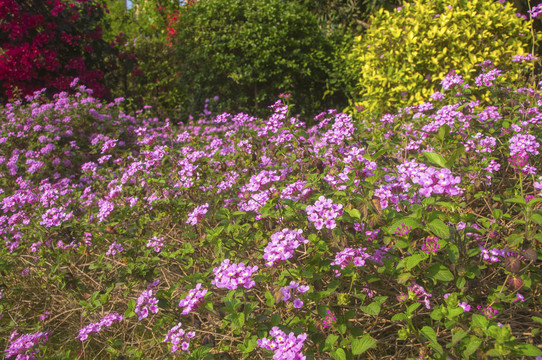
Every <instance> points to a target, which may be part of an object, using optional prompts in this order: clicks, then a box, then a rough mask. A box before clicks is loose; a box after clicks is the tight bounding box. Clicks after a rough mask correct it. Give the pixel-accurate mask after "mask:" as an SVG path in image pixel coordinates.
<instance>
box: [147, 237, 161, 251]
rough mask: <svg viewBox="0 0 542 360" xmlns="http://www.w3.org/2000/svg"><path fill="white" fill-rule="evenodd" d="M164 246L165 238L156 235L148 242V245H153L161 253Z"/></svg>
mask: <svg viewBox="0 0 542 360" xmlns="http://www.w3.org/2000/svg"><path fill="white" fill-rule="evenodd" d="M163 246H164V238H162V237H161V238H157V237H156V236H153V237H152V238H151V239H150V240H149V242H148V243H147V247H153V248H154V251H155V252H157V253H159V252H160V251H162V247H163Z"/></svg>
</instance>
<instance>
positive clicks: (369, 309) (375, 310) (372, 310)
mask: <svg viewBox="0 0 542 360" xmlns="http://www.w3.org/2000/svg"><path fill="white" fill-rule="evenodd" d="M360 309H361V310H362V311H363V312H365V313H367V314H369V315H373V316H376V315H378V314H380V304H378V303H377V302H372V303H370V304H369V305H368V306H363V305H362V306H360Z"/></svg>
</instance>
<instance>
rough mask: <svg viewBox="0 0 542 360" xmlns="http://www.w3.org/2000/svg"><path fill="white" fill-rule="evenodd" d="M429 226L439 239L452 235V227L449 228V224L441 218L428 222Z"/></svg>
mask: <svg viewBox="0 0 542 360" xmlns="http://www.w3.org/2000/svg"><path fill="white" fill-rule="evenodd" d="M427 227H428V228H429V230H431V232H432V233H433V234H434V235H435V236H436V237H438V238H439V239H448V238H449V237H450V229H448V226H446V224H445V223H444V221H442V220H440V219H434V220H433V221H431V222H430V223H429V224H427Z"/></svg>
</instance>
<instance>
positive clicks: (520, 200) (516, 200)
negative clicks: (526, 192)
mask: <svg viewBox="0 0 542 360" xmlns="http://www.w3.org/2000/svg"><path fill="white" fill-rule="evenodd" d="M504 202H505V203H515V204H520V205H526V204H527V203H526V202H525V199H524V198H523V196H520V195H517V196H514V197H513V198H511V199H506V200H504Z"/></svg>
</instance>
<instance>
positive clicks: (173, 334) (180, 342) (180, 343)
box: [162, 323, 196, 354]
mask: <svg viewBox="0 0 542 360" xmlns="http://www.w3.org/2000/svg"><path fill="white" fill-rule="evenodd" d="M195 335H196V333H194V332H193V331H192V332H186V331H184V330H183V329H182V328H181V323H178V324H177V325H175V326H174V327H173V328H171V330H169V331H168V333H167V335H166V337H165V339H164V340H162V342H168V343H170V344H171V352H172V353H174V352H175V351H177V350H178V349H181V350H182V351H186V352H187V353H188V354H190V350H189V346H190V340H191V339H192V338H193V337H194V336H195Z"/></svg>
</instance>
